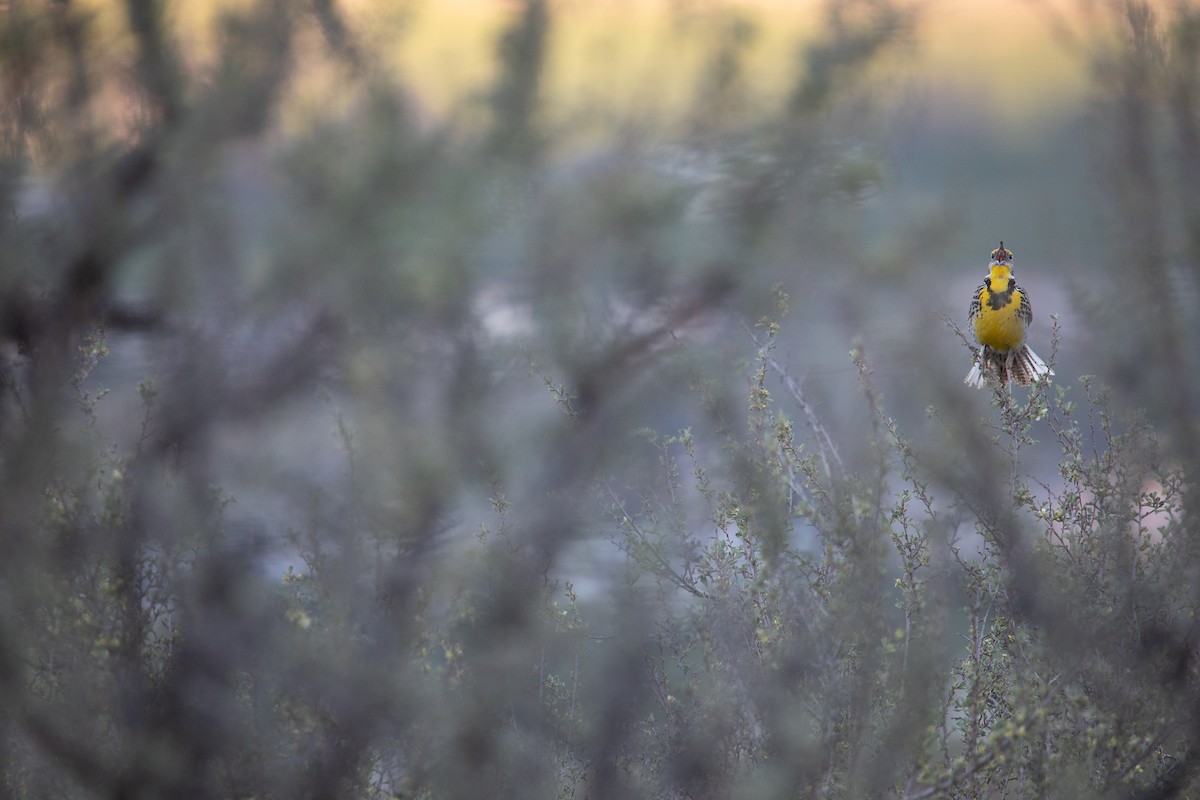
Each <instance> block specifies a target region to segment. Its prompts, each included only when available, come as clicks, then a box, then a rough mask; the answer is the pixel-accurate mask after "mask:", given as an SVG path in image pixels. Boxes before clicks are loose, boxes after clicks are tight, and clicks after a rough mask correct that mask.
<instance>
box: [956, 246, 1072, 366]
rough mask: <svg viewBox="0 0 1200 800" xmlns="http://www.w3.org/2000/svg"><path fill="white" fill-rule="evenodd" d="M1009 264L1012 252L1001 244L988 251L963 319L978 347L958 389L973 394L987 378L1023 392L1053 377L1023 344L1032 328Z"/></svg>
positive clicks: (1030, 310)
mask: <svg viewBox="0 0 1200 800" xmlns="http://www.w3.org/2000/svg"><path fill="white" fill-rule="evenodd" d="M1012 260H1013V254H1012V251H1011V250H1008V249H1006V248H1005V247H1004V242H1003V241H1001V242H1000V246H999V247H998V248H996V249H995V250H993V251H992V262H991V264H990V265H989V272H988V275H987V277H985V278H984V279H983V283H981V284H979V288H978V289H976V290H975V295H974V296H973V297H972V298H971V309H970V311H969V312H968V315H967V318H968V320H969V321H970V322H971V323H972V324H973V326H974V328H975V339H976V341H978V342H979V346H980V347H979V352H978V353H977V354H976V356H975V363H974V364H973V365H972V366H971V371H970V372H968V373H967V377H966V378H964V379H963V383H965V384H967V385H968V386H974V387H975V388H977V389H978V388H981V387H982V386H984V385H985V384H987V383H988V381H989V379H992V378H995V379H996V380H997V382H998V383H999V385H1001V386H1004V387H1007V386H1009V384H1010V383H1011V382H1012V381H1016V382H1017V384H1018V385H1020V386H1029V385H1030V384H1031V383H1035V382H1036V381H1039V380H1041V379H1042V378H1046V377H1049V376H1050V375H1053V374H1054V370H1052V369H1050V367H1048V366H1046V362H1045V361H1043V360H1042V359H1041V358H1040V357H1039V356H1038V354H1037V353H1035V352H1033V350H1032V349H1031V348H1030V347H1029V345H1027V344H1025V335H1026V332H1027V331H1028V329H1029V326H1030V324H1032V323H1033V306H1031V305H1030V304H1029V293H1028V292H1026V291H1025V290H1024V289H1022V288H1021V287H1020V286H1018V285H1017V282H1016V280H1015V279H1014V277H1013V263H1012Z"/></svg>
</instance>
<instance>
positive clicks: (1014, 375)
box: [963, 345, 1054, 389]
mask: <svg viewBox="0 0 1200 800" xmlns="http://www.w3.org/2000/svg"><path fill="white" fill-rule="evenodd" d="M1053 374H1054V370H1052V369H1050V367H1048V366H1046V362H1045V361H1043V360H1042V359H1041V357H1040V356H1039V355H1038V354H1037V353H1035V352H1033V350H1032V349H1031V348H1029V347H1028V346H1026V345H1022V346H1021V348H1020V349H1019V350H1017V351H1016V352H1015V353H1013V352H1009V353H998V352H996V351H995V350H992V349H991V348H990V347H984V348H983V349H981V350H980V352H979V355H978V356H977V357H976V359H975V363H974V364H972V365H971V371H970V372H968V373H967V377H965V378H963V383H965V384H966V385H968V386H972V387H974V388H976V389H980V388H983V386H985V385H986V384H987V382H988V381H989V380H993V379H994V380H996V381H998V382H999V383H1000V385H1001V386H1007V385H1008V384H1009V382H1011V381H1016V383H1017V385H1018V386H1029V385H1030V384H1032V383H1036V382H1037V381H1039V380H1041V379H1042V378H1048V377H1049V376H1051V375H1053Z"/></svg>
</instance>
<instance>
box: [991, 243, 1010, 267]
mask: <svg viewBox="0 0 1200 800" xmlns="http://www.w3.org/2000/svg"><path fill="white" fill-rule="evenodd" d="M1012 257H1013V255H1012V250H1005V249H1004V242H1001V243H1000V246H999V247H997V248H996V249H995V250H993V251H992V263H993V264H1008V265H1009V267H1010V268H1011V267H1012Z"/></svg>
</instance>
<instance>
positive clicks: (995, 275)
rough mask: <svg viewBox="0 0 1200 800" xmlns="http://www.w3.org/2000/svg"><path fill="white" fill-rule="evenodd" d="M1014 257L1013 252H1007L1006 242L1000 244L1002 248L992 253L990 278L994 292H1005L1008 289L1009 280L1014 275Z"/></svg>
mask: <svg viewBox="0 0 1200 800" xmlns="http://www.w3.org/2000/svg"><path fill="white" fill-rule="evenodd" d="M1012 257H1013V254H1012V250H1006V249H1005V248H1004V242H1000V246H999V247H997V248H996V249H995V250H993V251H992V263H991V276H990V277H991V283H990V286H991V288H992V291H994V292H1003V291H1005V290H1006V289H1007V288H1008V282H1009V279H1010V278H1011V277H1012V274H1013V269H1012Z"/></svg>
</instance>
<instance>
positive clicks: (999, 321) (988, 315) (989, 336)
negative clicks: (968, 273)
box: [975, 287, 1025, 353]
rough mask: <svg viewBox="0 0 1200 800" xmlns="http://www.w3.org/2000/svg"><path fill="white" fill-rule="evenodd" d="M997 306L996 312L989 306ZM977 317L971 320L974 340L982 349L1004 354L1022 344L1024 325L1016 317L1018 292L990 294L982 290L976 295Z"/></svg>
mask: <svg viewBox="0 0 1200 800" xmlns="http://www.w3.org/2000/svg"><path fill="white" fill-rule="evenodd" d="M996 305H999V308H994V307H993V306H996ZM979 308H980V310H979V315H978V316H977V317H975V338H976V339H978V340H979V343H980V344H982V345H987V346H988V347H990V348H992V349H993V350H996V351H998V352H1001V353H1004V352H1007V351H1009V350H1012V349H1014V348H1017V347H1020V346H1021V345H1023V344H1024V343H1025V323H1024V322H1023V321H1022V320H1021V316H1020V314H1019V313H1018V312H1019V311H1020V308H1021V290H1020V289H1016V288H1015V287H1014V288H1013V290H1012V291H1011V292H1008V293H1004V292H992V291H990V290H988V289H987V287H984V288H982V289H980V291H979Z"/></svg>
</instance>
